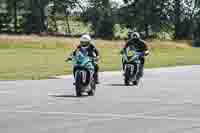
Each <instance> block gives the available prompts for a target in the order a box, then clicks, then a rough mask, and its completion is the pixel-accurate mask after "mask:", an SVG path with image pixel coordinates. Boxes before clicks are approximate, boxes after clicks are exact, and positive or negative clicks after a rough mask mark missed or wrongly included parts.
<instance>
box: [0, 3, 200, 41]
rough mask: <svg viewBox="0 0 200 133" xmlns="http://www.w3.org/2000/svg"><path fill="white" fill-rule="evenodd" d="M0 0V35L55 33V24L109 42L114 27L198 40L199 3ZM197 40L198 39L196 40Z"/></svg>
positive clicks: (68, 30)
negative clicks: (86, 28)
mask: <svg viewBox="0 0 200 133" xmlns="http://www.w3.org/2000/svg"><path fill="white" fill-rule="evenodd" d="M123 2H124V3H123V4H122V5H118V3H117V2H115V1H111V0H87V1H85V2H83V1H82V0H0V33H15V34H16V33H26V34H31V33H36V34H38V33H56V32H58V25H59V24H58V23H57V20H59V19H62V20H63V21H65V23H64V24H65V27H66V33H67V34H68V35H70V34H71V30H70V24H69V18H70V17H74V16H76V18H77V19H78V20H80V21H82V22H84V23H85V24H90V25H91V29H92V31H93V33H94V35H95V36H97V37H102V38H112V37H113V34H114V30H113V29H114V25H115V24H120V26H121V27H126V28H129V29H133V30H137V31H139V32H141V33H144V36H145V37H147V38H148V37H156V35H157V33H162V32H164V33H166V34H169V35H171V36H172V37H173V38H175V39H185V38H189V39H191V38H192V37H194V36H195V37H199V36H200V0H123ZM199 38H200V37H199Z"/></svg>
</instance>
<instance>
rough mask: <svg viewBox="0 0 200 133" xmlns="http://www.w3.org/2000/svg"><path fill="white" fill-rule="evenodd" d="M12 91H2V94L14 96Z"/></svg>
mask: <svg viewBox="0 0 200 133" xmlns="http://www.w3.org/2000/svg"><path fill="white" fill-rule="evenodd" d="M14 93H15V92H12V91H0V94H14Z"/></svg>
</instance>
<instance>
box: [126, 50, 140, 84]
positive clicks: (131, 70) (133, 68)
mask: <svg viewBox="0 0 200 133" xmlns="http://www.w3.org/2000/svg"><path fill="white" fill-rule="evenodd" d="M141 56H144V53H142V52H136V51H133V50H128V51H127V53H126V54H125V53H124V54H123V62H124V84H125V85H127V86H128V85H130V83H132V84H133V85H138V84H139V81H140V78H141V76H140V75H139V71H140V67H141V65H142V64H141V60H140V57H141Z"/></svg>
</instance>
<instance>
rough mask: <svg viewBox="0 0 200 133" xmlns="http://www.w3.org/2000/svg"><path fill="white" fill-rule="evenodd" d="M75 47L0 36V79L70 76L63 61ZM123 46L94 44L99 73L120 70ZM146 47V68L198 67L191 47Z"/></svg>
mask: <svg viewBox="0 0 200 133" xmlns="http://www.w3.org/2000/svg"><path fill="white" fill-rule="evenodd" d="M78 43H79V42H78V39H66V38H65V39H64V38H48V37H43V38H40V37H34V36H32V37H13V36H12V37H7V36H3V37H2V36H0V60H1V64H0V79H1V80H13V79H14V80H15V79H21V80H22V79H34V80H35V79H45V78H47V77H49V76H54V75H63V74H71V71H72V66H71V64H70V63H66V62H64V58H65V57H66V56H67V55H69V54H70V52H71V51H72V50H73V49H74V48H75V47H76V45H77V44H78ZM123 44H124V42H123V41H103V40H97V41H96V45H97V47H98V48H99V50H100V52H101V55H102V61H101V63H100V68H101V71H114V70H120V69H121V57H120V55H119V51H120V49H121V48H122V46H123ZM149 46H150V47H151V55H150V56H149V57H148V58H147V60H146V61H147V62H146V65H145V67H146V68H155V67H166V66H177V65H194V64H200V49H198V48H192V47H190V46H189V45H188V42H186V41H185V42H184V41H181V42H172V41H162V42H161V41H151V42H149Z"/></svg>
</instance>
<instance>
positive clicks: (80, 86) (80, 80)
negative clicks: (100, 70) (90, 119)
mask: <svg viewBox="0 0 200 133" xmlns="http://www.w3.org/2000/svg"><path fill="white" fill-rule="evenodd" d="M70 60H71V61H72V64H73V69H74V72H73V74H74V79H75V89H76V95H77V96H78V97H80V96H82V95H83V93H84V92H87V93H88V95H89V96H94V94H95V90H96V83H95V80H94V73H95V68H94V65H93V63H92V62H93V60H94V59H93V58H91V57H89V56H88V55H87V52H84V51H81V50H80V51H78V52H77V53H76V55H74V56H72V57H71V59H70Z"/></svg>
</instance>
